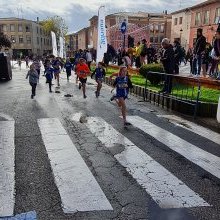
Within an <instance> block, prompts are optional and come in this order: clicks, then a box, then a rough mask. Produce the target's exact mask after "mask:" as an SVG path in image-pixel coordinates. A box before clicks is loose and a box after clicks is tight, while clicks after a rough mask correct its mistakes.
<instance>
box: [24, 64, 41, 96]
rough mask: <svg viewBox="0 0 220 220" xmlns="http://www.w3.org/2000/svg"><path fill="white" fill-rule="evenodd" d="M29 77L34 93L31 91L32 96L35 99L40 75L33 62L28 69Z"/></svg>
mask: <svg viewBox="0 0 220 220" xmlns="http://www.w3.org/2000/svg"><path fill="white" fill-rule="evenodd" d="M28 77H29V83H30V85H31V88H32V93H31V98H32V99H33V98H34V96H35V95H36V87H37V82H38V80H39V75H38V73H37V71H36V70H35V66H34V64H31V66H30V70H29V71H28V73H27V75H26V79H27V78H28Z"/></svg>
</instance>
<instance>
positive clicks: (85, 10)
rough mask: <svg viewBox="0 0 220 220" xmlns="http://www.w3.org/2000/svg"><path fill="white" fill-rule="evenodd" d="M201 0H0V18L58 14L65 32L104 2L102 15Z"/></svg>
mask: <svg viewBox="0 0 220 220" xmlns="http://www.w3.org/2000/svg"><path fill="white" fill-rule="evenodd" d="M204 1H205V0H133V1H132V0H0V17H1V18H4V17H5V18H6V17H18V18H25V19H30V20H36V19H37V17H39V19H40V20H43V19H45V18H47V17H51V16H54V15H59V16H61V17H62V18H64V19H65V21H66V24H67V26H68V28H69V31H68V32H69V33H73V32H76V31H78V30H80V29H81V28H84V27H87V26H88V25H89V21H88V20H89V19H90V18H91V17H92V16H94V15H97V14H98V8H99V7H100V6H101V5H105V10H106V14H111V13H116V12H123V11H127V12H129V11H130V12H138V11H142V12H159V13H160V12H161V13H162V12H163V11H164V10H168V13H171V12H173V11H176V10H179V9H181V8H185V7H189V6H192V5H195V4H197V3H201V2H204Z"/></svg>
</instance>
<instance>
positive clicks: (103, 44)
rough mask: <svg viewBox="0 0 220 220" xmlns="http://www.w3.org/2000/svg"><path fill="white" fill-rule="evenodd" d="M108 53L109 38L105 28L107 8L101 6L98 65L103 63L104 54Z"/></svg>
mask: <svg viewBox="0 0 220 220" xmlns="http://www.w3.org/2000/svg"><path fill="white" fill-rule="evenodd" d="M106 52H107V38H106V28H105V6H101V7H100V8H99V11H98V40H97V58H96V63H98V62H102V61H103V58H104V53H106Z"/></svg>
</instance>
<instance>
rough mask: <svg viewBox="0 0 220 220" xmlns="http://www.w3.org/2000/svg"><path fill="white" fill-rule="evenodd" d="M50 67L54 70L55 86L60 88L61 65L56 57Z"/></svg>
mask: <svg viewBox="0 0 220 220" xmlns="http://www.w3.org/2000/svg"><path fill="white" fill-rule="evenodd" d="M52 65H53V69H54V77H55V79H56V80H57V86H60V66H61V63H60V61H59V58H58V57H57V58H56V59H55V60H54V62H53V63H52Z"/></svg>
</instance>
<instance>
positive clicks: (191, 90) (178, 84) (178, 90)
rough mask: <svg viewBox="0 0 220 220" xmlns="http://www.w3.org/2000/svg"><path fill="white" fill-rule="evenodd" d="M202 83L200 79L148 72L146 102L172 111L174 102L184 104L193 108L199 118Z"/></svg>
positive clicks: (194, 115) (194, 113)
mask: <svg viewBox="0 0 220 220" xmlns="http://www.w3.org/2000/svg"><path fill="white" fill-rule="evenodd" d="M200 94H201V83H200V79H199V78H187V77H182V76H179V75H174V74H172V75H171V74H166V73H158V72H148V73H147V74H146V83H145V88H144V101H150V102H154V103H157V104H158V105H162V107H164V106H165V100H166V107H167V108H168V109H170V108H171V109H172V104H173V102H176V103H179V104H181V103H184V104H186V105H189V106H191V107H192V108H193V117H194V119H195V118H196V116H197V111H198V107H199V99H200Z"/></svg>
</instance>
